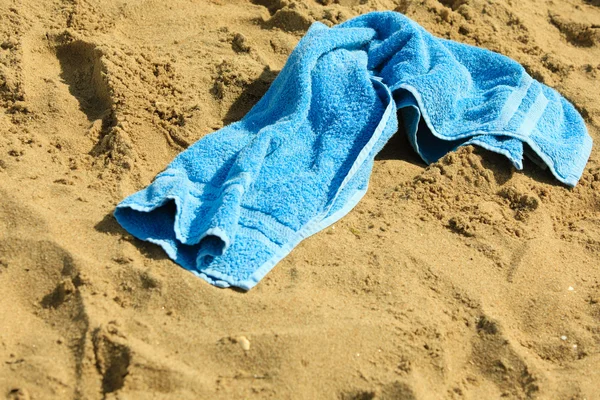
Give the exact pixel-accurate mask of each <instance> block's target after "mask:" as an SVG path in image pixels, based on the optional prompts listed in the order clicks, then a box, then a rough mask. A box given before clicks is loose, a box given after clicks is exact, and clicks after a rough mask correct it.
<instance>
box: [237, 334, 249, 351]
mask: <svg viewBox="0 0 600 400" xmlns="http://www.w3.org/2000/svg"><path fill="white" fill-rule="evenodd" d="M237 342H238V343H239V344H240V346H241V347H242V349H243V350H244V351H248V350H250V341H249V340H248V338H247V337H246V336H240V337H238V338H237Z"/></svg>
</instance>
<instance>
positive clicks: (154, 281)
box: [0, 0, 600, 400]
mask: <svg viewBox="0 0 600 400" xmlns="http://www.w3.org/2000/svg"><path fill="white" fill-rule="evenodd" d="M374 9H391V10H394V9H396V10H398V11H401V12H404V13H406V14H407V15H408V16H410V17H411V18H413V19H415V20H416V21H418V22H419V23H421V24H422V25H423V26H424V27H426V28H427V29H429V30H430V31H431V32H433V33H434V34H436V35H439V36H441V37H446V38H451V39H454V40H458V41H461V42H465V43H470V44H475V45H478V46H482V47H486V48H489V49H492V50H495V51H498V52H501V53H503V54H506V55H508V56H510V57H512V58H514V59H516V60H518V61H519V62H520V63H522V64H523V65H524V66H525V67H526V68H527V70H528V71H529V72H530V73H531V74H532V75H533V76H534V77H535V78H537V79H539V80H541V81H543V82H545V83H546V84H548V85H550V86H552V87H555V88H556V89H557V90H559V91H560V92H561V93H563V94H564V95H565V96H566V97H567V98H569V99H570V100H571V101H572V102H573V103H574V104H575V106H576V107H577V108H578V110H580V112H581V114H582V115H583V116H584V118H585V120H586V123H587V126H588V129H589V131H590V134H591V135H592V137H593V138H594V140H595V141H596V143H598V142H600V3H599V2H598V0H548V1H547V0H519V1H517V0H512V1H510V0H506V1H487V0H454V1H452V0H397V1H391V0H360V1H359V0H338V1H323V0H321V1H320V2H318V1H313V0H304V1H297V0H255V1H254V2H250V1H245V0H230V1H226V0H221V1H218V0H212V1H211V0H170V1H163V0H47V1H37V0H0V42H2V43H0V44H1V46H0V107H1V108H2V110H1V113H0V133H1V134H0V196H1V197H0V198H1V200H0V287H1V295H0V398H2V397H7V398H9V399H29V398H31V399H117V398H118V399H151V398H154V399H237V398H248V399H253V398H257V399H262V398H272V399H343V400H350V399H352V400H365V399H462V398H464V399H495V398H500V397H503V398H509V399H513V398H540V399H598V398H600V383H599V382H600V158H599V152H598V150H597V147H595V148H594V150H593V152H592V157H591V160H590V162H589V164H588V166H587V168H586V171H585V173H584V175H583V178H582V179H581V182H580V183H579V185H578V186H577V187H576V188H575V189H572V190H570V189H567V188H565V187H563V186H561V185H559V184H557V181H556V180H554V179H553V178H552V176H551V175H550V174H549V173H547V172H544V171H542V170H540V169H538V168H537V167H536V166H535V165H533V164H532V163H526V166H525V167H526V168H525V171H524V172H517V171H514V170H513V169H512V168H511V166H510V165H509V163H508V161H506V160H505V159H504V158H502V157H499V156H496V155H494V154H491V153H487V152H484V151H481V150H477V149H473V148H464V149H461V150H459V151H457V152H455V153H453V154H449V155H448V156H447V157H445V158H444V159H442V160H440V162H439V163H436V164H434V165H431V166H429V167H426V166H424V165H423V164H422V163H421V162H419V160H418V159H417V157H416V156H415V155H414V154H413V152H412V151H411V150H410V149H409V148H408V144H407V142H406V140H404V139H403V138H402V137H401V135H397V136H396V137H394V139H393V140H392V141H391V142H390V144H389V145H388V146H387V147H386V148H385V150H384V151H383V153H382V154H380V156H378V160H377V162H376V164H375V169H374V172H373V175H372V179H371V185H370V190H369V193H368V194H367V196H366V197H365V199H364V200H363V201H362V202H361V203H360V204H359V206H358V207H357V208H356V209H355V210H353V211H352V212H351V213H350V214H349V215H348V216H347V217H345V218H344V219H342V220H341V221H340V222H338V223H336V224H335V226H333V227H331V228H329V229H327V230H326V231H323V232H321V233H319V234H317V235H315V236H313V237H311V238H310V239H308V240H306V241H304V242H303V243H302V244H301V245H299V246H298V247H297V248H296V249H295V250H294V251H293V252H292V253H291V254H290V255H289V256H288V257H287V258H286V259H285V260H283V261H282V262H281V263H280V264H279V265H277V266H276V268H275V269H274V270H273V271H272V272H271V273H270V274H269V275H268V276H267V277H266V278H265V279H264V280H263V281H262V282H261V283H260V284H259V285H258V286H257V287H256V288H255V289H253V290H252V291H250V292H249V293H242V292H239V291H235V290H222V289H218V288H215V287H213V286H210V285H208V284H207V283H205V282H204V281H202V280H200V279H198V278H196V277H194V276H193V275H192V274H190V273H189V272H186V271H185V270H183V269H182V268H179V267H178V266H177V265H175V264H174V263H173V262H171V261H170V260H169V259H168V258H167V257H166V256H165V255H164V254H163V252H162V251H161V250H160V249H158V248H157V247H156V246H153V245H150V244H147V243H143V242H141V241H138V240H135V239H133V238H132V237H131V236H130V235H128V234H127V233H126V232H125V231H124V230H123V229H121V228H120V227H119V226H118V224H117V223H116V222H115V221H114V219H113V218H112V216H111V212H112V210H113V208H114V206H115V205H116V204H117V203H118V202H119V201H120V200H121V199H122V198H123V197H125V196H126V195H128V194H131V193H132V192H134V191H136V190H139V189H140V188H142V187H144V186H145V185H147V184H148V183H149V182H150V181H151V179H152V177H153V176H154V175H155V174H156V173H158V172H159V171H161V170H162V169H163V168H164V167H165V166H166V165H167V163H168V162H169V161H170V160H171V159H172V158H173V157H174V156H175V155H176V154H177V153H179V152H180V151H182V150H183V149H184V148H185V147H186V146H187V145H189V144H190V143H193V142H194V141H196V140H198V139H199V138H201V137H202V136H203V135H205V134H207V133H210V132H212V131H214V130H216V129H218V128H220V127H222V126H223V125H224V124H227V123H229V122H231V121H235V120H237V119H239V118H240V117H241V116H242V115H244V114H245V113H246V112H247V111H248V110H249V108H250V107H251V106H252V105H253V104H254V103H255V102H256V101H257V100H258V99H259V98H260V97H261V96H262V94H263V93H264V92H265V91H266V89H267V88H268V86H269V84H270V83H271V82H272V80H273V79H274V77H275V76H276V75H277V72H278V71H279V70H280V69H281V68H282V66H283V65H284V63H285V60H286V58H287V56H288V55H289V53H290V51H291V50H292V49H293V47H294V46H295V44H296V43H297V41H298V40H299V38H300V37H301V36H302V34H303V32H305V31H306V29H307V27H308V26H309V25H310V23H311V22H313V21H316V20H319V21H322V22H325V23H327V24H329V25H331V24H335V23H338V22H341V21H343V20H345V19H347V18H349V17H352V16H354V15H358V14H361V13H363V12H367V11H371V10H374Z"/></svg>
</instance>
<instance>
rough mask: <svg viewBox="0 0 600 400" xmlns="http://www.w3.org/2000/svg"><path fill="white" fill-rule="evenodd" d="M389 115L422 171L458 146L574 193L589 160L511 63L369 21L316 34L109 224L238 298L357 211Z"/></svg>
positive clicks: (414, 27) (576, 126)
mask: <svg viewBox="0 0 600 400" xmlns="http://www.w3.org/2000/svg"><path fill="white" fill-rule="evenodd" d="M397 111H398V113H397ZM398 114H401V116H402V118H401V121H402V123H403V128H404V129H403V130H404V131H405V132H406V133H407V135H408V138H409V141H410V143H411V144H412V146H413V147H414V149H415V151H416V152H417V153H418V154H419V155H420V156H421V157H422V158H423V160H424V161H425V162H427V163H430V162H434V161H436V160H437V159H439V158H440V157H442V156H443V155H444V154H446V153H447V152H449V151H452V150H454V149H456V148H457V147H458V146H461V145H466V144H475V145H478V146H482V147H484V148H486V149H488V150H491V151H494V152H497V153H500V154H503V155H505V156H506V157H507V158H508V159H509V160H510V161H511V162H512V164H513V165H514V166H515V167H516V168H518V169H521V168H522V166H523V164H522V161H523V156H524V154H529V153H533V154H535V156H537V158H538V159H539V160H541V161H542V162H543V163H544V164H545V165H547V167H548V168H549V169H550V171H552V173H553V174H554V176H555V177H556V178H557V179H558V180H559V181H561V182H563V183H565V184H567V185H570V186H573V185H575V184H576V183H577V181H578V179H579V178H580V176H581V174H582V172H583V169H584V167H585V164H586V163H587V160H588V157H589V155H590V151H591V146H592V140H591V138H590V136H589V135H588V134H587V130H586V127H585V124H584V122H583V120H582V118H581V116H580V115H579V114H578V113H577V111H576V110H575V109H574V107H573V106H572V105H571V104H570V103H569V102H568V101H566V100H565V99H564V98H563V97H561V96H560V95H559V94H558V93H557V92H556V91H554V90H553V89H551V88H549V87H547V86H544V85H543V84H541V83H539V82H537V81H535V80H534V79H532V78H531V77H530V76H529V75H528V74H527V73H526V72H525V70H524V69H523V67H522V66H521V65H519V64H518V63H517V62H515V61H513V60H511V59H509V58H507V57H504V56H502V55H500V54H497V53H494V52H491V51H488V50H484V49H480V48H476V47H473V46H469V45H464V44H460V43H456V42H453V41H449V40H444V39H440V38H436V37H434V36H432V35H431V34H430V33H428V32H427V31H425V30H424V29H423V28H422V27H420V26H419V25H418V24H416V23H415V22H413V21H411V20H410V19H408V18H407V17H405V16H403V15H402V14H399V13H395V12H373V13H369V14H365V15H362V16H359V17H357V18H354V19H351V20H349V21H347V22H345V23H343V24H341V25H338V26H335V27H333V28H328V27H327V26H325V25H323V24H321V23H314V24H313V25H312V27H311V28H310V30H309V31H308V32H307V34H306V35H305V36H304V38H303V39H302V40H301V41H300V43H299V44H298V46H297V47H296V48H295V49H294V51H293V52H292V54H291V55H290V57H289V59H288V61H287V63H286V65H285V67H284V68H283V69H282V71H281V72H280V74H279V75H278V77H277V79H276V80H275V81H274V82H273V84H272V85H271V87H270V89H269V90H268V92H267V93H266V94H265V95H264V97H263V98H262V99H261V100H260V101H259V102H258V103H257V104H256V105H255V106H254V107H253V108H252V110H251V111H250V112H249V113H248V114H247V115H246V116H245V117H244V118H243V119H242V120H241V121H239V122H236V123H234V124H231V125H229V126H226V127H224V128H223V129H221V130H219V131H217V132H214V133H212V134H209V135H207V136H205V137H204V138H202V139H201V140H199V141H198V142H197V143H195V144H194V145H192V146H191V147H190V148H188V149H187V150H185V151H184V152H182V153H181V154H179V155H178V156H177V157H176V158H175V160H173V162H172V163H171V164H170V165H169V166H168V167H167V168H166V169H165V170H164V171H163V172H162V173H160V174H158V175H157V176H156V178H155V179H154V181H153V182H152V183H151V184H150V185H149V186H148V187H147V188H145V189H143V190H141V191H139V192H137V193H134V194H132V195H131V196H129V197H127V198H126V199H125V200H123V202H122V203H120V204H119V205H118V206H117V208H116V210H115V217H116V219H117V221H118V222H119V223H120V224H121V225H122V226H123V227H124V228H125V229H126V230H127V231H129V232H130V233H131V234H132V235H134V236H136V237H137V238H139V239H142V240H147V241H149V242H152V243H156V244H158V245H160V246H162V248H163V249H164V250H165V251H166V252H167V254H168V255H169V257H171V258H172V259H173V260H175V262H177V263H178V264H180V265H181V266H183V267H184V268H186V269H188V270H190V271H192V272H193V273H195V274H196V275H198V276H200V277H202V278H204V279H205V280H207V281H208V282H210V283H212V284H214V285H217V286H221V287H228V286H237V287H240V288H242V289H246V290H248V289H250V288H252V287H253V286H254V285H256V284H257V283H258V282H259V281H260V280H261V279H262V278H263V277H264V276H265V275H266V274H267V273H268V272H269V271H270V270H271V269H272V268H273V266H274V265H275V264H276V263H277V262H278V261H279V260H281V259H282V258H283V257H285V256H286V255H287V254H288V253H289V252H290V251H291V250H292V249H293V248H294V247H295V246H296V245H297V244H298V243H299V242H300V241H301V240H302V239H304V238H306V237H308V236H310V235H312V234H314V233H316V232H318V231H319V230H322V229H324V228H325V227H327V226H329V225H330V224H332V223H334V222H335V221H337V220H338V219H340V218H341V217H342V216H344V215H345V214H347V213H348V212H349V211H350V210H351V209H352V208H353V207H354V206H355V205H356V204H357V203H358V201H359V200H360V199H361V198H362V197H363V195H364V194H365V192H366V190H367V185H368V181H369V176H370V174H371V169H372V166H373V160H374V157H375V155H376V154H377V152H378V151H379V150H380V149H381V148H382V147H383V145H384V144H385V143H386V142H387V140H388V139H389V138H390V137H391V136H392V135H393V134H394V133H395V132H396V131H397V130H398ZM539 160H538V161H539Z"/></svg>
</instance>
